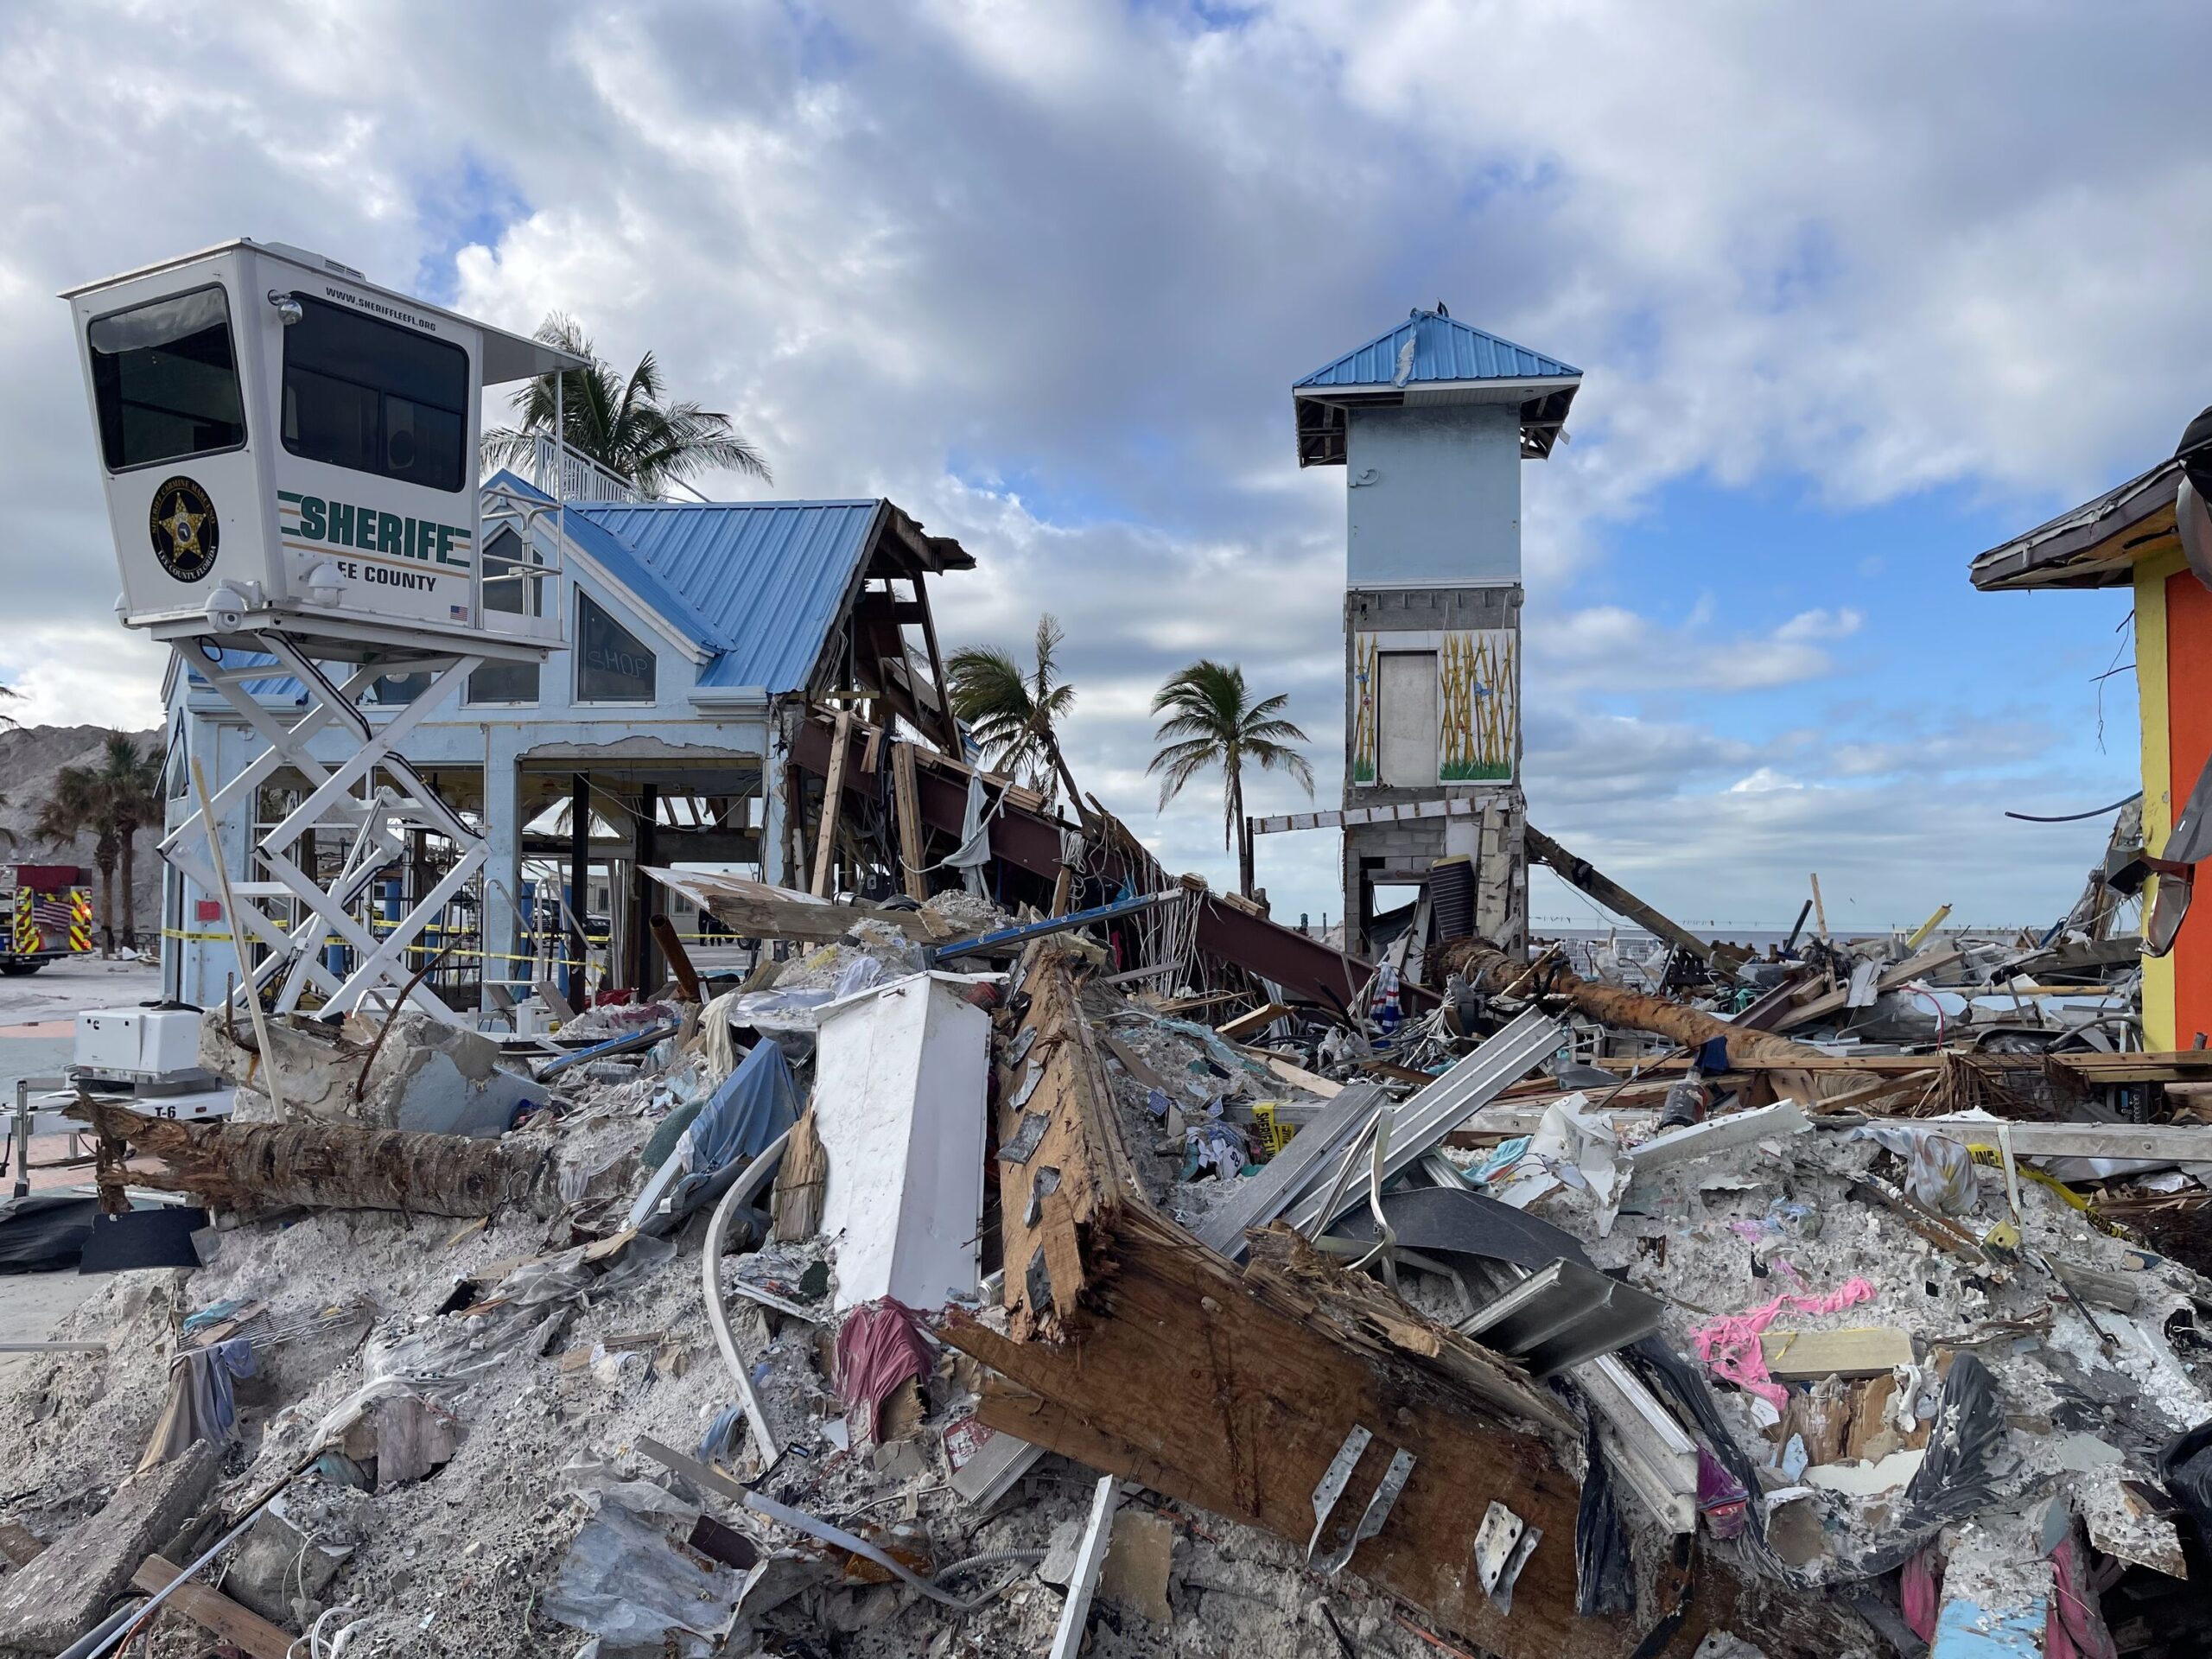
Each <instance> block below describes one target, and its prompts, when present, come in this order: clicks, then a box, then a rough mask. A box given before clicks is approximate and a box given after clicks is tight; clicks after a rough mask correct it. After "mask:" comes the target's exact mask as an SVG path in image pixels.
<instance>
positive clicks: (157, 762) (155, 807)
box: [99, 732, 162, 950]
mask: <svg viewBox="0 0 2212 1659" xmlns="http://www.w3.org/2000/svg"><path fill="white" fill-rule="evenodd" d="M99 778H100V781H101V784H102V785H103V786H104V787H105V791H106V795H107V804H108V808H109V810H110V811H111V812H112V813H113V815H114V817H115V829H116V837H117V839H118V841H119V842H121V843H122V857H121V858H120V860H119V861H118V865H119V868H120V874H121V875H122V877H123V946H124V950H137V948H138V894H137V884H136V877H137V868H136V866H137V843H138V832H139V830H141V829H144V828H145V827H146V826H147V825H148V824H149V823H160V822H161V821H162V757H161V756H160V755H159V754H157V753H153V752H151V751H149V750H142V749H140V748H139V747H138V746H137V743H135V742H133V741H131V740H130V738H127V737H125V736H124V734H122V733H121V732H110V733H109V734H107V741H106V743H105V746H104V747H103V748H102V749H101V752H100V770H99Z"/></svg>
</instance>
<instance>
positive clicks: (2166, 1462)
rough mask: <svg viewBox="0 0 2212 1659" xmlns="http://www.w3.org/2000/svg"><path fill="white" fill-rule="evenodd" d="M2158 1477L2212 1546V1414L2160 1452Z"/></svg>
mask: <svg viewBox="0 0 2212 1659" xmlns="http://www.w3.org/2000/svg"><path fill="white" fill-rule="evenodd" d="M2158 1478H2160V1479H2162V1480H2164V1482H2165V1483H2166V1490H2167V1491H2169V1492H2171V1493H2172V1494H2173V1497H2174V1502H2175V1503H2178V1504H2180V1505H2181V1506H2182V1508H2183V1509H2184V1510H2188V1511H2189V1518H2190V1520H2192V1521H2194V1522H2196V1535H2197V1536H2198V1537H2200V1538H2202V1540H2203V1541H2204V1545H2205V1548H2207V1549H2212V1417H2208V1418H2207V1419H2205V1421H2202V1422H2201V1423H2199V1424H2198V1425H2197V1426H2196V1427H2195V1428H2192V1429H2190V1430H2189V1431H2188V1432H2187V1433H2183V1434H2180V1435H2177V1436H2176V1437H2175V1439H2174V1440H2171V1441H2170V1442H2169V1443H2168V1444H2167V1446H2166V1447H2165V1449H2164V1451H2162V1452H2159V1453H2158Z"/></svg>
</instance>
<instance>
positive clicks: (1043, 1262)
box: [995, 940, 1141, 1336]
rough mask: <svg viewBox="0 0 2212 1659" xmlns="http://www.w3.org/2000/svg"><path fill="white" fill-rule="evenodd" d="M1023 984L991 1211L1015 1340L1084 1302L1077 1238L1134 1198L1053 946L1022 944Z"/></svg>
mask: <svg viewBox="0 0 2212 1659" xmlns="http://www.w3.org/2000/svg"><path fill="white" fill-rule="evenodd" d="M1030 950H1031V951H1032V953H1033V954H1032V956H1031V958H1030V965H1029V970H1028V973H1027V976H1026V978H1025V980H1024V983H1025V984H1026V985H1027V988H1028V991H1029V999H1030V1000H1029V1009H1028V1012H1027V1014H1025V1015H1024V1016H1023V1019H1022V1021H1021V1024H1020V1027H1017V1036H1016V1042H1017V1045H1018V1044H1019V1043H1020V1041H1021V1040H1023V1039H1020V1036H1019V1033H1020V1032H1024V1031H1031V1030H1033V1031H1035V1033H1037V1034H1036V1036H1034V1037H1033V1038H1030V1039H1027V1042H1028V1050H1027V1053H1026V1054H1025V1055H1024V1056H1023V1058H1022V1063H1021V1065H1020V1066H1019V1067H1017V1068H1015V1069H1014V1072H1013V1075H1012V1076H1011V1077H1006V1078H1002V1079H1001V1090H1000V1095H999V1100H1000V1105H999V1121H998V1126H997V1127H998V1135H997V1140H998V1157H997V1159H996V1160H995V1168H996V1170H997V1173H998V1180H999V1213H1000V1216H1001V1222H1000V1225H1001V1236H1002V1238H1003V1240H1004V1245H1003V1249H1004V1255H1005V1261H1006V1290H1005V1297H1004V1300H1005V1305H1006V1308H1007V1318H1008V1320H1009V1322H1010V1328H1011V1329H1012V1330H1013V1331H1014V1333H1015V1335H1016V1336H1027V1335H1030V1334H1033V1333H1035V1332H1039V1331H1042V1330H1048V1329H1057V1328H1058V1323H1059V1321H1060V1320H1061V1319H1063V1318H1064V1317H1065V1315H1066V1313H1067V1312H1068V1311H1069V1310H1070V1309H1071V1308H1073V1307H1074V1306H1076V1303H1077V1299H1078V1298H1079V1297H1080V1296H1081V1295H1082V1294H1083V1291H1084V1284H1085V1282H1086V1275H1087V1269H1086V1267H1085V1265H1084V1239H1085V1236H1086V1235H1087V1234H1088V1232H1089V1230H1090V1227H1091V1225H1092V1224H1093V1222H1094V1220H1095V1218H1096V1217H1097V1216H1098V1215H1099V1213H1100V1212H1101V1211H1103V1209H1104V1208H1105V1207H1106V1206H1107V1205H1109V1204H1110V1203H1112V1202H1113V1201H1114V1200H1115V1199H1116V1198H1118V1197H1122V1196H1126V1195H1130V1194H1134V1193H1136V1192H1139V1191H1140V1190H1141V1189H1140V1186H1139V1184H1138V1181H1137V1178H1136V1173H1135V1168H1134V1166H1132V1165H1131V1163H1130V1161H1129V1154H1128V1148H1127V1147H1126V1146H1124V1145H1123V1143H1122V1134H1121V1128H1120V1124H1119V1120H1118V1118H1117V1117H1116V1115H1115V1114H1114V1113H1113V1111H1112V1110H1110V1109H1106V1105H1105V1103H1108V1102H1110V1100H1111V1099H1112V1095H1111V1093H1110V1090H1109V1085H1108V1084H1107V1081H1106V1068H1105V1062H1104V1060H1103V1058H1101V1056H1100V1054H1099V1052H1098V1043H1097V1039H1096V1036H1095V1034H1094V1033H1092V1031H1091V1029H1090V1021H1089V1020H1085V1019H1084V1016H1083V1005H1082V1002H1081V1001H1080V999H1079V993H1078V992H1077V988H1076V982H1075V976H1074V973H1073V967H1074V964H1075V963H1076V961H1077V958H1076V957H1074V956H1073V955H1072V954H1071V952H1069V951H1068V950H1066V949H1065V947H1064V946H1062V945H1060V944H1056V943H1054V942H1052V941H1051V940H1042V941H1039V943H1037V944H1033V945H1032V946H1031V947H1030Z"/></svg>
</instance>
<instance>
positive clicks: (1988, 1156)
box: [1936, 1125, 2089, 1213]
mask: <svg viewBox="0 0 2212 1659" xmlns="http://www.w3.org/2000/svg"><path fill="white" fill-rule="evenodd" d="M1936 1127H1938V1128H1941V1127H1942V1125H1937V1126H1936ZM1967 1153H1968V1154H1969V1155H1970V1156H1972V1158H1973V1159H1974V1162H1976V1163H1977V1164H1987V1165H1988V1166H1990V1167H1991V1168H1993V1169H2002V1168H2004V1167H2005V1155H2004V1154H2002V1153H2001V1152H1999V1150H1998V1149H1997V1148H1996V1147H1985V1146H1981V1145H1980V1144H1978V1143H1976V1142H1973V1141H1969V1142H1968V1143H1967ZM2012 1167H2013V1168H2014V1169H2015V1170H2017V1171H2018V1173H2019V1174H2020V1177H2021V1179H2024V1180H2030V1181H2033V1182H2034V1183H2035V1184H2036V1185H2038V1186H2047V1187H2049V1188H2050V1190H2051V1191H2052V1192H2056V1194H2058V1196H2059V1197H2060V1198H2063V1199H2064V1200H2065V1201H2066V1204H2067V1206H2068V1207H2069V1209H2074V1210H2080V1211H2083V1212H2085V1213H2086V1212H2087V1211H2088V1208H2089V1201H2088V1199H2087V1198H2083V1197H2082V1195H2081V1194H2080V1193H2079V1192H2075V1190H2074V1189H2073V1188H2072V1187H2070V1186H2069V1185H2066V1183H2065V1182H2063V1181H2062V1180H2060V1179H2058V1178H2057V1177H2056V1175H2047V1174H2045V1173H2044V1172H2043V1171H2042V1170H2039V1169H2034V1168H2031V1167H2030V1166H2028V1165H2026V1164H2024V1163H2022V1162H2021V1161H2020V1160H2019V1154H2018V1153H2015V1154H2013V1155H2012Z"/></svg>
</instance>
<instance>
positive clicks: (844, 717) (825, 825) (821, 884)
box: [807, 709, 853, 899]
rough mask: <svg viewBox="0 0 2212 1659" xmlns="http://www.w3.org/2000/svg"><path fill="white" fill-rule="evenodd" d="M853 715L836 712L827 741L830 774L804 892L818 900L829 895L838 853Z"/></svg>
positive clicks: (816, 829)
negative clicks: (811, 869) (834, 727)
mask: <svg viewBox="0 0 2212 1659" xmlns="http://www.w3.org/2000/svg"><path fill="white" fill-rule="evenodd" d="M852 752H853V716H852V715H851V713H850V711H849V710H847V709H839V710H838V711H837V734H836V737H835V738H833V739H831V740H830V744H829V780H828V782H827V783H826V784H825V785H824V786H823V791H822V822H821V823H818V824H817V825H816V826H815V829H814V880H813V881H812V882H811V883H810V884H809V886H808V888H807V891H808V892H810V893H812V894H813V895H814V896H815V897H816V898H817V899H827V898H828V897H829V871H830V868H831V866H832V864H833V863H834V862H835V861H836V855H837V817H838V811H839V809H840V808H841V807H842V806H843V804H844V801H845V764H846V762H847V761H848V760H850V759H851V758H852Z"/></svg>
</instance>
